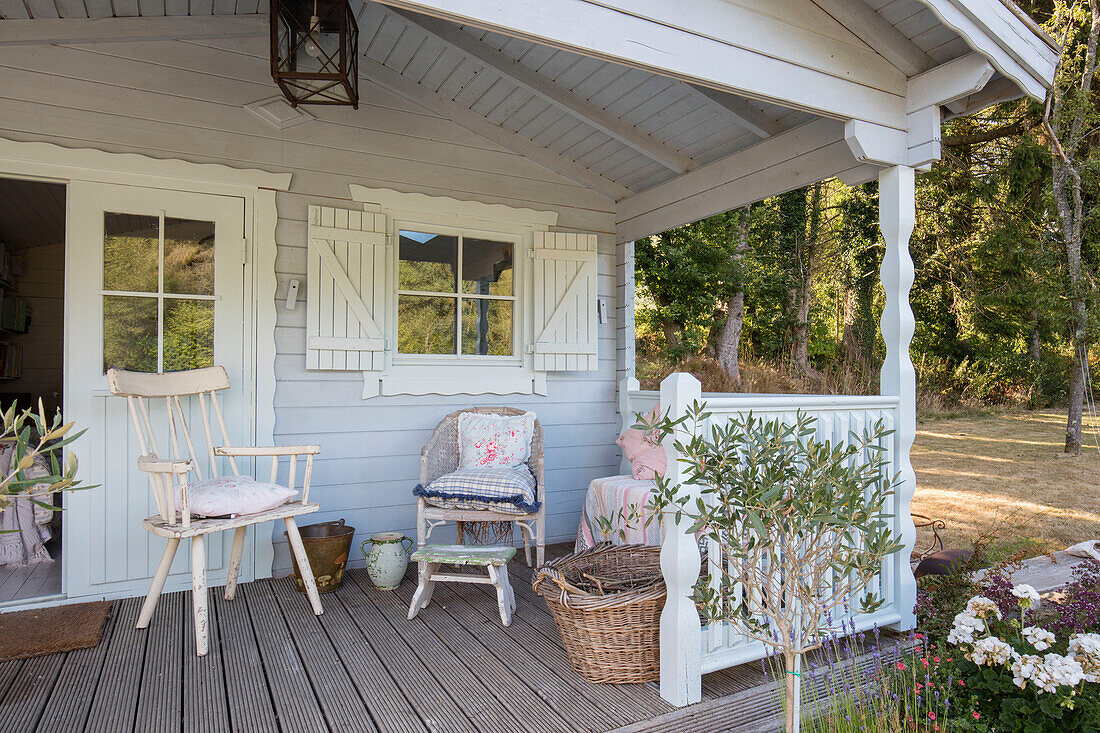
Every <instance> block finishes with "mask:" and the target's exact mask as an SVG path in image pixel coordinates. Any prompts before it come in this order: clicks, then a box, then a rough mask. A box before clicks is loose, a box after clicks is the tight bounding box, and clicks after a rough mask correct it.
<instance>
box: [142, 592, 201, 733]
mask: <svg viewBox="0 0 1100 733" xmlns="http://www.w3.org/2000/svg"><path fill="white" fill-rule="evenodd" d="M184 600H187V599H185V598H184V597H183V596H182V595H181V594H179V593H173V594H171V595H169V596H165V597H164V598H162V599H161V601H160V602H159V603H158V604H157V609H156V611H155V612H154V614H153V621H152V623H153V624H155V625H156V627H157V630H156V631H155V632H153V633H147V632H146V636H148V640H147V641H146V644H145V664H144V666H143V668H142V672H141V690H140V692H139V693H138V706H137V713H136V716H135V720H134V730H171V729H174V728H178V727H179V721H180V719H181V718H182V717H183V614H184V613H185V609H183V602H184ZM189 611H190V609H186V615H187V616H188V617H189V618H190V616H191V614H190V612H189Z"/></svg>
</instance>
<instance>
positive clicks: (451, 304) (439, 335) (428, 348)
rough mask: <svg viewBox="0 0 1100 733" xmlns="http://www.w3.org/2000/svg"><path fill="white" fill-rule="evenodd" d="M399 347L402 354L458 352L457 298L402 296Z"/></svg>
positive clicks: (399, 318) (399, 304)
mask: <svg viewBox="0 0 1100 733" xmlns="http://www.w3.org/2000/svg"><path fill="white" fill-rule="evenodd" d="M397 351H398V353H401V354H453V353H455V299H454V298H431V297H428V296H424V295H402V296H399V297H398V298H397Z"/></svg>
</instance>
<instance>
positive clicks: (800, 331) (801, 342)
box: [791, 183, 822, 375]
mask: <svg viewBox="0 0 1100 733" xmlns="http://www.w3.org/2000/svg"><path fill="white" fill-rule="evenodd" d="M821 200H822V185H821V184H820V183H815V184H814V187H813V189H812V192H811V194H810V200H809V206H810V212H809V213H810V216H809V226H808V227H807V231H806V232H805V236H804V238H803V241H802V246H801V247H799V248H798V251H797V254H798V271H799V282H798V284H797V285H796V286H795V288H794V289H793V291H792V299H793V302H792V305H793V306H794V309H793V310H794V319H795V320H794V328H793V333H792V336H793V341H792V343H791V362H792V365H793V366H794V369H795V371H796V372H798V373H799V374H803V375H807V374H810V357H809V352H810V299H811V298H812V297H813V285H814V254H815V252H816V249H817V238H818V235H819V234H820V232H819V230H820V228H821Z"/></svg>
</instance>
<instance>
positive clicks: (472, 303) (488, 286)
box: [396, 226, 520, 360]
mask: <svg viewBox="0 0 1100 733" xmlns="http://www.w3.org/2000/svg"><path fill="white" fill-rule="evenodd" d="M397 242H398V246H397V253H396V254H397V308H396V313H397V349H396V356H397V357H398V358H400V357H413V356H422V357H432V358H439V357H454V358H457V359H460V360H461V359H465V358H466V357H513V356H515V355H516V353H517V349H516V334H517V328H516V325H517V320H518V315H519V313H518V312H519V308H518V304H517V283H516V278H515V276H514V275H515V266H514V256H515V253H516V250H517V247H518V246H519V245H520V242H519V240H518V238H508V237H504V236H501V235H491V234H481V233H474V232H468V231H466V232H464V231H462V230H450V231H440V230H438V229H434V228H430V227H424V226H417V227H406V226H399V227H398V228H397Z"/></svg>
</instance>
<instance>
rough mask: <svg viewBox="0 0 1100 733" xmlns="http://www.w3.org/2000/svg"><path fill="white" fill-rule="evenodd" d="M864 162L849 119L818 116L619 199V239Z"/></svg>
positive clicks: (637, 236) (843, 171) (633, 237)
mask: <svg viewBox="0 0 1100 733" xmlns="http://www.w3.org/2000/svg"><path fill="white" fill-rule="evenodd" d="M899 134H904V133H899ZM863 165H865V164H864V163H861V162H860V161H858V160H856V159H855V157H854V156H853V155H852V152H851V150H850V149H849V147H848V144H847V143H846V142H845V140H844V123H843V122H840V121H838V120H831V119H828V118H822V119H818V120H815V121H813V122H808V123H806V124H805V125H801V126H799V127H797V128H795V129H793V130H788V131H787V132H784V133H781V134H779V135H776V136H775V137H770V138H768V139H767V140H763V141H761V142H759V143H757V144H755V145H752V146H750V147H748V148H745V149H744V150H741V151H739V152H736V153H733V154H732V155H729V156H726V157H725V158H722V159H721V160H717V161H715V162H713V163H710V164H708V165H705V166H702V167H700V168H697V169H695V170H694V171H691V172H689V173H685V174H684V175H682V176H679V177H678V178H674V179H672V180H671V181H668V182H667V183H662V184H660V185H658V186H654V187H653V188H650V189H647V190H645V191H642V192H641V193H637V194H635V195H633V196H631V197H629V198H626V199H623V200H621V201H619V202H618V205H617V207H616V216H615V219H616V227H615V230H616V232H615V239H616V242H630V241H636V240H638V239H641V238H642V237H646V236H649V235H651V234H656V233H658V232H663V231H665V230H667V229H672V228H673V227H677V226H680V225H682V224H686V223H688V222H691V221H696V220H698V219H702V218H704V217H707V216H712V215H714V214H718V213H721V212H723V211H729V210H731V209H735V208H737V207H739V206H744V205H746V204H750V203H752V202H754V201H759V200H761V199H763V198H767V197H768V196H774V195H776V194H779V193H783V192H785V191H791V190H793V189H796V188H801V187H803V186H808V185H810V184H811V183H816V182H817V181H822V180H825V179H827V178H832V177H833V176H843V175H846V174H847V172H848V171H850V170H853V169H857V168H861V167H862V166H863Z"/></svg>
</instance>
